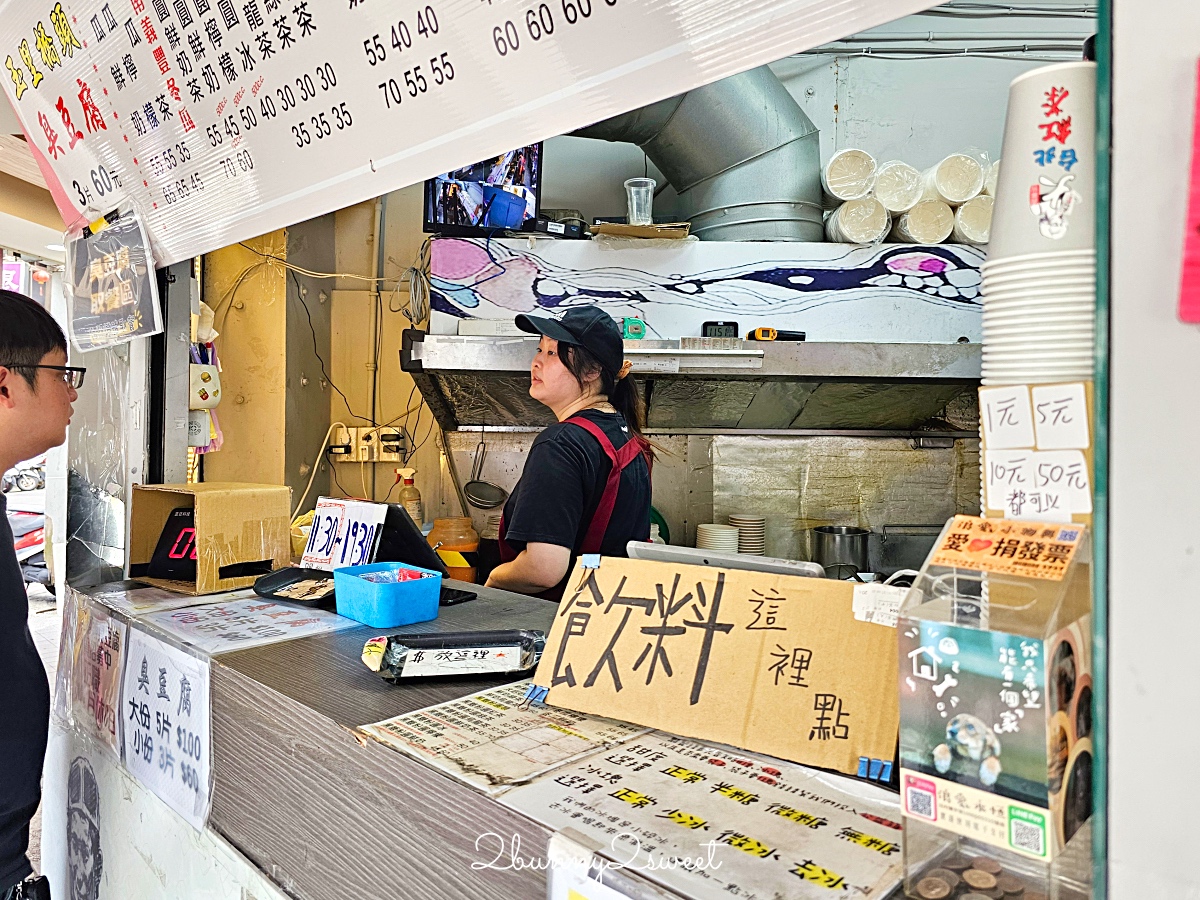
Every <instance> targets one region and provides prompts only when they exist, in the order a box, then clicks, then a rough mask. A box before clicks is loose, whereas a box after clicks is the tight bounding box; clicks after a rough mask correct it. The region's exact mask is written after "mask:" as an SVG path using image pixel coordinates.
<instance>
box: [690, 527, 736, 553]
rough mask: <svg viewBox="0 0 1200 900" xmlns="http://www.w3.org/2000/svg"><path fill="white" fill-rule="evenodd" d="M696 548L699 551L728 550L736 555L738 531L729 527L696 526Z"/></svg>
mask: <svg viewBox="0 0 1200 900" xmlns="http://www.w3.org/2000/svg"><path fill="white" fill-rule="evenodd" d="M696 546H697V547H699V548H700V549H701V550H728V551H730V552H732V553H736V552H737V549H738V530H737V529H736V528H732V527H730V526H729V525H697V526H696Z"/></svg>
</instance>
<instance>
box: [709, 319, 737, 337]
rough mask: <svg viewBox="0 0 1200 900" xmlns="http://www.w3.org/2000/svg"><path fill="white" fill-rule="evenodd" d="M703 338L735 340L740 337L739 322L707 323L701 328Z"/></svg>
mask: <svg viewBox="0 0 1200 900" xmlns="http://www.w3.org/2000/svg"><path fill="white" fill-rule="evenodd" d="M700 334H701V336H702V337H712V338H735V337H737V336H738V323H737V322H705V323H704V324H703V325H701V326H700Z"/></svg>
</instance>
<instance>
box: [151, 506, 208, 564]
mask: <svg viewBox="0 0 1200 900" xmlns="http://www.w3.org/2000/svg"><path fill="white" fill-rule="evenodd" d="M195 516H196V513H195V510H193V509H192V507H190V506H180V507H177V508H176V509H173V510H171V514H170V515H169V516H167V523H166V525H164V526H163V530H162V533H161V534H160V535H159V537H158V544H157V545H155V547H154V555H153V556H151V557H150V565H149V566H148V567H147V569H146V574H147V575H149V576H150V577H151V578H164V579H167V580H169V581H195V580H196V518H195Z"/></svg>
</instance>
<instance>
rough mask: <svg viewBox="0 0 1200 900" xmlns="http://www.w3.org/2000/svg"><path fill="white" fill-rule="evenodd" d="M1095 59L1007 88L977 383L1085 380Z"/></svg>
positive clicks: (1044, 71) (1092, 283)
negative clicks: (980, 368) (979, 377)
mask: <svg viewBox="0 0 1200 900" xmlns="http://www.w3.org/2000/svg"><path fill="white" fill-rule="evenodd" d="M1095 98H1096V64H1095V63H1090V62H1078V63H1061V64H1058V65H1053V66H1045V67H1043V68H1040V69H1035V70H1033V71H1031V72H1027V73H1025V74H1024V75H1022V76H1021V77H1019V78H1017V79H1016V80H1015V81H1013V82H1012V85H1011V86H1010V88H1009V98H1008V119H1007V121H1006V122H1005V127H1004V160H1005V163H1004V169H1003V170H1002V171H1001V172H1000V173H999V179H998V181H997V183H996V189H995V190H996V194H995V207H994V215H993V217H992V229H991V239H990V241H989V244H988V258H987V261H986V262H984V264H983V265H982V267H981V271H982V274H983V284H982V289H981V293H982V296H983V382H984V384H1022V383H1031V382H1032V383H1036V382H1054V381H1071V380H1077V379H1090V378H1091V377H1092V374H1093V368H1094V363H1093V357H1094V354H1095V332H1096V250H1095V227H1094V219H1095V200H1096V191H1095V113H1094V107H1095Z"/></svg>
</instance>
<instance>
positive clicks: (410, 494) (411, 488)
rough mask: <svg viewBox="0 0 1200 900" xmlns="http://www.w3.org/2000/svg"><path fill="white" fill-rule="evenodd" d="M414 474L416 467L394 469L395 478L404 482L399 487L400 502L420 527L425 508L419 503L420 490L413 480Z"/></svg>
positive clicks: (422, 523) (423, 519) (422, 522)
mask: <svg viewBox="0 0 1200 900" xmlns="http://www.w3.org/2000/svg"><path fill="white" fill-rule="evenodd" d="M416 474H417V471H416V469H397V470H396V480H397V481H401V480H402V481H403V482H404V484H403V485H401V487H400V504H401V505H402V506H403V507H404V509H405V511H406V512H407V513H408V515H409V517H410V518H411V519H412V520H413V521H414V522H416V523H417V527H418V528H420V527H421V526H422V525H424V524H425V508H424V506H423V505H422V504H421V492H420V491H418V490H417V486H416V483H415V481H414V478H415V476H416Z"/></svg>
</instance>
